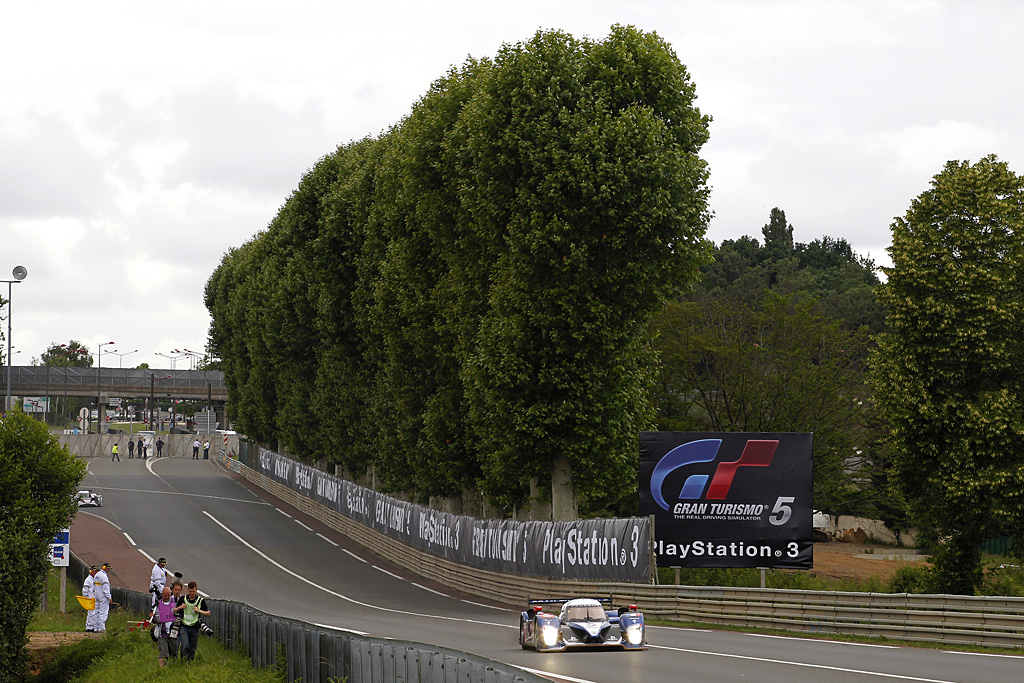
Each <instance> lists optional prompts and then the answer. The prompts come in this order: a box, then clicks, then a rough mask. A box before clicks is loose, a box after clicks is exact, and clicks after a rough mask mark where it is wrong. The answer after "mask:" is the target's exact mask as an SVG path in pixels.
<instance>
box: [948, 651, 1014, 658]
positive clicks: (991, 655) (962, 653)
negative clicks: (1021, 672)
mask: <svg viewBox="0 0 1024 683" xmlns="http://www.w3.org/2000/svg"><path fill="white" fill-rule="evenodd" d="M943 652H945V653H946V654H947V655H973V656H975V657H1005V658H1007V659H1022V657H1021V656H1020V655H999V654H996V653H994V652H957V651H956V650H943Z"/></svg>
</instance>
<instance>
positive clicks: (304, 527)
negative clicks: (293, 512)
mask: <svg viewBox="0 0 1024 683" xmlns="http://www.w3.org/2000/svg"><path fill="white" fill-rule="evenodd" d="M295 523H296V524H298V525H299V526H301V527H302V528H303V529H305V530H306V531H313V527H309V526H306V525H305V524H303V523H302V522H300V521H299V520H297V519H296V520H295ZM313 533H316V532H313Z"/></svg>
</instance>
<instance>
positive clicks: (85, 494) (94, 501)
mask: <svg viewBox="0 0 1024 683" xmlns="http://www.w3.org/2000/svg"><path fill="white" fill-rule="evenodd" d="M75 498H76V499H77V500H78V507H80V508H90V507H92V508H101V507H103V495H102V494H100V493H93V492H92V491H86V490H85V489H81V490H80V491H79V492H78V493H77V494H75Z"/></svg>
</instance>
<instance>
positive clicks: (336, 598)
mask: <svg viewBox="0 0 1024 683" xmlns="http://www.w3.org/2000/svg"><path fill="white" fill-rule="evenodd" d="M82 487H83V488H88V489H92V490H96V491H98V492H100V493H102V494H103V507H102V508H89V509H87V510H84V511H87V512H89V513H91V514H95V515H99V516H101V517H103V518H105V519H107V520H108V521H110V522H111V523H113V524H114V525H116V526H117V527H118V528H119V529H120V530H121V531H122V532H123V533H124V534H125V536H126V538H127V539H128V542H130V543H131V544H132V545H134V546H135V547H136V549H137V550H138V551H139V552H140V553H143V554H144V555H145V556H147V561H148V562H152V561H153V560H152V558H156V557H160V556H163V557H166V558H167V560H168V563H167V568H168V569H169V570H171V571H180V572H182V573H183V574H184V576H185V580H186V581H188V580H193V579H194V580H195V581H197V582H198V583H199V588H200V590H201V591H202V592H203V593H204V594H206V595H208V596H209V597H210V599H213V600H217V599H225V600H237V601H239V602H245V603H247V604H249V605H252V606H253V607H257V608H259V609H262V610H264V611H266V612H270V613H273V614H278V615H282V616H288V617H293V618H297V619H302V620H303V621H307V622H310V623H313V624H318V625H322V626H329V627H333V628H337V629H343V630H347V631H353V632H357V633H361V634H368V635H372V636H375V637H390V638H397V639H401V640H412V641H417V642H422V643H432V644H438V645H444V646H447V647H451V648H456V649H459V650H465V651H469V652H473V653H476V654H479V655H483V656H485V657H490V658H492V659H496V660H499V661H502V662H507V663H510V664H514V665H516V666H520V667H523V668H526V669H529V670H533V671H535V672H537V673H541V674H543V675H546V676H548V677H549V678H551V679H553V680H556V681H570V682H588V681H601V682H609V683H611V682H616V683H627V682H628V683H651V682H652V681H654V682H660V681H665V682H669V681H672V682H674V681H701V682H711V683H714V682H717V681H723V682H724V681H729V682H733V681H798V682H804V681H806V682H812V681H813V682H818V681H829V682H832V681H843V682H845V681H850V682H863V681H872V680H878V681H886V680H889V681H924V682H929V683H940V682H947V681H949V682H953V681H956V682H958V683H980V682H989V681H992V682H997V681H1006V682H1008V683H1009V682H1014V683H1016V682H1018V681H1021V680H1024V657H1017V656H1007V655H989V654H968V653H953V652H945V651H941V650H928V649H919V648H910V647H898V646H880V645H862V644H852V643H840V642H831V641H822V640H809V639H802V638H783V637H769V636H759V635H751V634H743V633H733V632H721V631H702V630H693V629H671V628H662V627H648V640H649V641H650V643H651V647H650V649H649V650H647V651H645V652H618V651H613V652H598V651H586V652H564V653H556V654H538V653H536V652H532V651H524V650H522V649H520V647H519V644H518V641H517V626H518V614H519V610H520V609H521V607H520V606H514V607H508V606H497V605H485V604H481V603H479V602H477V601H474V599H473V598H471V597H467V596H465V595H460V594H459V593H458V592H457V587H446V586H440V585H437V584H434V583H431V582H429V581H425V580H423V579H422V578H421V577H417V576H412V575H408V574H406V573H405V572H402V571H400V570H398V569H396V568H394V567H393V566H390V565H388V564H387V563H386V562H385V561H384V560H382V559H381V558H379V557H376V556H374V555H372V554H371V553H369V552H368V551H366V550H365V549H363V548H362V547H361V546H358V545H356V544H354V543H352V542H351V541H349V540H348V539H347V538H345V537H344V536H342V535H340V534H339V533H337V532H335V531H333V530H331V529H329V528H327V527H326V526H324V525H322V524H320V523H319V522H317V521H315V520H312V519H310V518H309V517H306V516H305V515H302V514H301V513H297V512H296V511H295V510H294V509H291V508H289V507H287V506H284V505H283V504H281V503H280V502H279V501H277V500H276V499H273V498H271V497H269V496H267V495H266V494H264V493H262V492H256V491H253V490H251V489H250V488H248V487H247V486H246V485H245V484H244V482H243V481H241V480H240V479H238V478H237V477H236V476H234V475H231V474H230V473H229V472H226V471H225V470H224V469H223V468H221V467H220V466H219V465H217V464H216V463H215V461H213V460H192V459H190V458H161V459H156V460H154V459H149V460H138V459H134V460H122V461H121V462H114V463H111V462H109V461H107V460H105V459H96V460H90V461H89V474H87V475H86V478H85V480H84V481H83V482H82ZM72 544H74V539H72ZM147 586H148V584H145V583H144V584H143V585H140V586H129V587H130V588H136V589H137V590H140V591H145V590H146V588H147ZM640 607H641V609H642V608H643V605H641V606H640ZM215 626H216V625H215Z"/></svg>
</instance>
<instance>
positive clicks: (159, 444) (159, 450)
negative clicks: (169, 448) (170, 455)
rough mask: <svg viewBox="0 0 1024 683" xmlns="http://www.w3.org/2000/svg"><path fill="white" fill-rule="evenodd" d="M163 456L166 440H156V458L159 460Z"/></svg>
mask: <svg viewBox="0 0 1024 683" xmlns="http://www.w3.org/2000/svg"><path fill="white" fill-rule="evenodd" d="M163 454H164V440H163V439H159V438H158V439H157V440H156V457H158V458H159V457H160V456H161V455H163Z"/></svg>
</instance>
